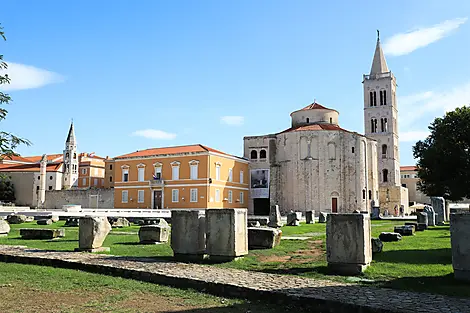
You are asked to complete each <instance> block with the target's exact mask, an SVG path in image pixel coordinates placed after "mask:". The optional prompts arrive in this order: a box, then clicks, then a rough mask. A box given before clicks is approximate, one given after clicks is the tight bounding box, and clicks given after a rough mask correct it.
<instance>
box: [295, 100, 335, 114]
mask: <svg viewBox="0 0 470 313" xmlns="http://www.w3.org/2000/svg"><path fill="white" fill-rule="evenodd" d="M307 110H329V111H335V112H338V111H336V110H335V109H330V108H327V107H324V106H323V105H321V104H319V103H317V102H316V101H315V102H313V103H310V104H309V105H307V106H306V107H305V108H302V109H300V110H297V111H294V112H292V113H291V115H292V114H294V113H296V112H300V111H307ZM338 113H339V112H338Z"/></svg>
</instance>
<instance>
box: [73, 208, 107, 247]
mask: <svg viewBox="0 0 470 313" xmlns="http://www.w3.org/2000/svg"><path fill="white" fill-rule="evenodd" d="M110 231H111V224H109V222H108V219H107V218H106V217H104V216H103V217H101V216H100V217H98V216H93V217H92V216H85V217H81V218H80V227H79V230H78V249H75V250H76V251H90V250H92V249H96V248H101V246H102V245H103V242H104V240H105V239H106V236H108V234H109V232H110Z"/></svg>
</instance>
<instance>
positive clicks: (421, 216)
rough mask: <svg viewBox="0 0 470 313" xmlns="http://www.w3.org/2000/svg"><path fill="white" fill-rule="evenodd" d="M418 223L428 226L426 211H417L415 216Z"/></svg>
mask: <svg viewBox="0 0 470 313" xmlns="http://www.w3.org/2000/svg"><path fill="white" fill-rule="evenodd" d="M416 218H417V219H416V220H417V222H418V224H426V226H428V213H427V212H424V211H423V212H418V214H417V216H416Z"/></svg>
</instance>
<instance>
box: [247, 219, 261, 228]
mask: <svg viewBox="0 0 470 313" xmlns="http://www.w3.org/2000/svg"><path fill="white" fill-rule="evenodd" d="M260 226H261V224H260V223H259V222H258V221H253V220H251V221H250V220H248V227H260Z"/></svg>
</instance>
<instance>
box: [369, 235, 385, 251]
mask: <svg viewBox="0 0 470 313" xmlns="http://www.w3.org/2000/svg"><path fill="white" fill-rule="evenodd" d="M371 244H372V253H380V252H382V250H383V247H384V244H383V242H382V240H380V239H377V238H372V241H371Z"/></svg>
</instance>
